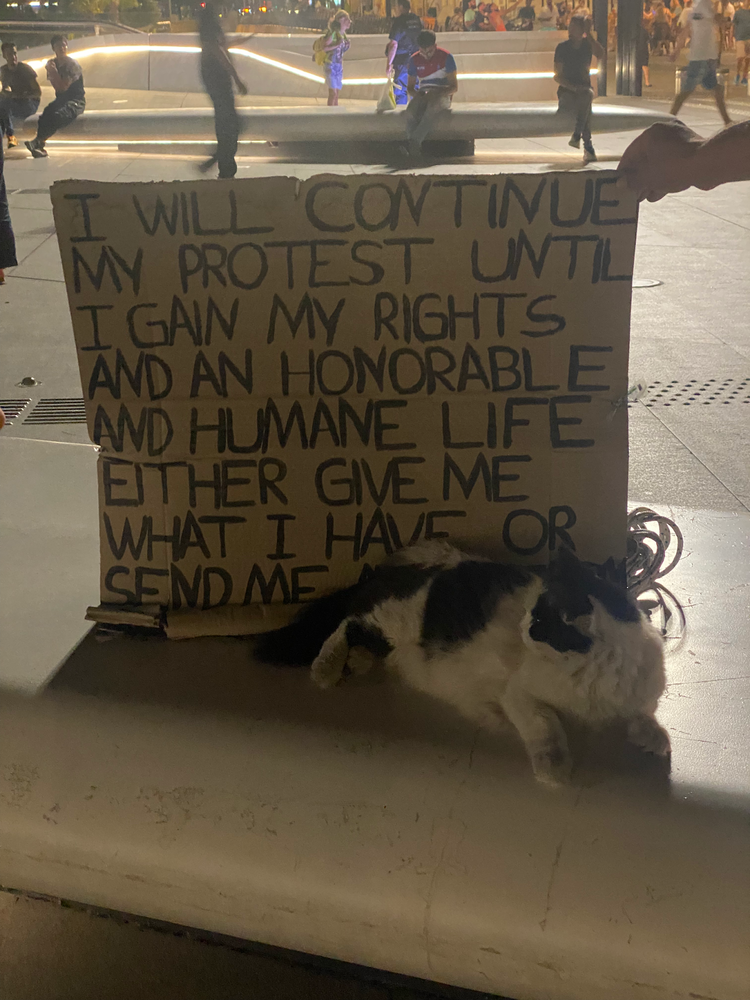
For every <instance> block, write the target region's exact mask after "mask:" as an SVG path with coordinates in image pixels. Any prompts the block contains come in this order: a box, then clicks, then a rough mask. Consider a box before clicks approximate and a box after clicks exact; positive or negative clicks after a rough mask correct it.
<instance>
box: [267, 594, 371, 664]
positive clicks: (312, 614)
mask: <svg viewBox="0 0 750 1000" xmlns="http://www.w3.org/2000/svg"><path fill="white" fill-rule="evenodd" d="M356 589H357V585H356V584H355V585H354V586H353V587H347V588H346V590H336V591H334V593H332V594H327V595H326V596H325V597H321V598H320V599H319V600H317V601H312V602H311V603H310V604H305V605H303V606H302V608H301V609H300V611H298V612H297V614H296V615H295V617H294V620H293V621H292V622H291V623H290V624H289V625H287V626H285V627H284V628H279V629H275V630H274V631H273V632H266V633H264V634H263V635H261V636H258V638H257V640H256V643H255V649H254V653H255V655H256V656H257V657H258V659H259V660H263V662H264V663H273V664H277V665H284V666H309V665H310V664H311V663H312V661H313V660H314V659H315V657H316V656H317V655H318V653H319V652H320V649H321V646H322V645H323V643H324V642H325V641H326V639H327V638H328V637H329V636H330V635H333V633H334V632H335V631H336V629H337V628H338V627H339V625H340V624H341V623H342V621H343V620H344V619H345V618H346V616H347V615H348V614H349V606H350V604H351V601H352V595H353V593H354V591H355V590H356Z"/></svg>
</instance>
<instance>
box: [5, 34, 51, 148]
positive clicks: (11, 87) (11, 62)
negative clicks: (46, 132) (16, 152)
mask: <svg viewBox="0 0 750 1000" xmlns="http://www.w3.org/2000/svg"><path fill="white" fill-rule="evenodd" d="M1 49H2V54H3V58H4V59H5V65H4V66H1V67H0V84H2V90H1V91H0V139H2V133H5V135H6V136H7V139H8V149H13V147H14V146H17V145H18V140H17V139H16V127H15V123H16V122H22V121H24V120H25V119H26V118H28V117H29V116H30V115H35V114H36V112H37V110H38V109H39V101H40V100H41V99H42V88H41V87H40V86H39V81H38V80H37V78H36V73H35V71H34V70H33V69H32V68H31V66H29V65H28V63H24V62H19V61H18V51H17V50H16V46H15V44H14V43H13V42H3V44H2V47H1Z"/></svg>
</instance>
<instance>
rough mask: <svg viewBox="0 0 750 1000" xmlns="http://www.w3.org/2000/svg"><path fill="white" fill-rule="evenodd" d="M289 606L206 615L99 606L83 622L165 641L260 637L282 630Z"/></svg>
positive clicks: (226, 608)
mask: <svg viewBox="0 0 750 1000" xmlns="http://www.w3.org/2000/svg"><path fill="white" fill-rule="evenodd" d="M299 609H300V606H299V605H292V604H248V605H237V604H225V605H223V606H222V607H220V608H207V609H206V610H205V611H198V610H187V609H181V610H179V611H170V610H169V609H167V608H163V607H161V605H159V604H142V605H127V604H100V605H98V606H96V607H89V608H87V609H86V620H87V621H90V622H95V623H96V624H97V625H100V626H112V627H113V628H121V629H123V630H125V629H126V628H132V627H136V628H146V629H151V630H153V632H154V633H157V632H161V633H162V634H163V635H166V637H167V638H168V639H195V638H199V637H201V636H222V635H224V636H242V635H260V634H261V633H263V632H272V631H273V630H274V629H277V628H283V627H284V626H285V625H288V624H289V622H290V621H291V620H292V618H294V616H295V615H296V614H297V612H298V611H299Z"/></svg>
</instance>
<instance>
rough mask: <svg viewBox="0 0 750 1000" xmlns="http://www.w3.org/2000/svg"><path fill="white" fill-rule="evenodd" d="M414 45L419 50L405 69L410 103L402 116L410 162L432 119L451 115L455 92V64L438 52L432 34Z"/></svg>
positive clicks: (445, 53) (425, 33) (424, 33)
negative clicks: (416, 45)
mask: <svg viewBox="0 0 750 1000" xmlns="http://www.w3.org/2000/svg"><path fill="white" fill-rule="evenodd" d="M417 44H418V46H419V47H418V49H417V51H416V52H415V53H414V54H413V55H412V57H411V58H410V59H409V63H408V66H407V74H408V84H407V92H408V94H409V97H410V98H411V101H410V103H409V107H408V108H407V109H406V112H405V115H406V134H407V136H408V138H409V155H410V156H411V157H412V159H418V158H419V157H420V156H421V153H422V143H423V141H424V140H425V138H426V137H427V135H428V134H429V132H430V130H431V128H432V127H433V125H434V124H435V119H436V118H437V117H438V116H440V115H441V114H442V113H443V112H446V111H450V108H451V101H452V100H453V95H454V94H455V93H456V91H457V90H458V78H457V76H456V60H455V59H454V58H453V56H452V55H451V54H450V52H448V51H446V49H440V48H438V46H437V38H436V37H435V32H434V31H422V32H420V34H419V37H418V39H417ZM417 88H419V89H417Z"/></svg>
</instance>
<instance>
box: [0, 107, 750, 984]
mask: <svg viewBox="0 0 750 1000" xmlns="http://www.w3.org/2000/svg"><path fill="white" fill-rule="evenodd" d="M148 96H149V100H151V101H153V102H154V104H153V105H152V106H158V102H159V100H162V99H164V98H163V97H160V95H148ZM122 99H123V98H122V97H115V96H113V94H112V93H111V92H110V93H108V94H98V95H93V100H92V106H93V104H94V101H97V102H104V101H105V100H109V101H115V100H122ZM127 99H128V100H130V99H131V98H127ZM169 99H170V100H172V101H173V100H174V99H175V96H174V95H169ZM199 100H200V98H197V97H196V95H189V101H187V103H189V104H192V105H193V106H195V105H196V104H197V103H198V102H199ZM730 100H731V108H732V113H733V115H735V116H736V117H738V118H739V117H746V116H747V115H748V109H747V105H746V104H745V99H744V98H742V97H741V95H738V98H737V101H736V102H735V99H734V97H733V96H732V94H730ZM298 103H299V102H298ZM658 106H660V107H661V106H663V105H662V104H660V105H658ZM685 120H686V121H687V122H688V123H689V124H691V125H692V126H693V127H694V128H696V129H697V130H698V131H699V132H701V133H703V134H709V133H710V132H712V131H714V130H715V129H716V127H717V125H718V119H717V117H716V116H715V113H714V112H713V111H712V109H711V108H710V106H708V105H705V104H703V103H697V104H696V105H695V106H694V107H693V108H689V109H688V110H687V112H686V114H685ZM627 141H628V137H627V136H625V135H610V136H604V137H602V138H601V139H600V140H598V141H597V148H598V149H599V151H600V154H601V159H602V162H603V163H604V165H612V164H613V163H614V162H615V161H616V160H617V158H618V156H619V154H620V153H621V152H622V150H623V149H624V147H625V145H626V143H627ZM479 145H480V147H481V148H479V149H478V157H477V163H476V164H475V165H473V166H466V167H465V168H464V167H462V169H466V170H468V171H471V170H486V169H487V166H488V164H492V165H493V169H498V170H506V171H507V170H509V169H516V168H517V166H516V165H518V164H523V167H524V169H530V170H544V169H548V168H549V166H550V165H554V166H555V168H557V169H560V168H561V167H564V166H570V167H571V168H573V167H575V166H577V163H578V161H577V160H576V159H575V157H574V156H573V155H572V154H571V152H570V151H569V150H568V149H567V147H566V145H565V140H564V139H547V140H544V139H537V140H524V141H514V142H500V141H498V142H492V143H489V142H487V143H481V144H479ZM194 164H195V161H194V160H191V159H189V158H185V157H181V158H176V157H154V156H146V155H135V156H133V155H129V154H118V153H114V152H99V153H96V154H92V153H91V152H87V153H83V152H77V153H71V152H63V151H59V152H55V153H54V154H52V155H51V156H50V158H49V159H48V160H46V161H31V160H29V159H28V158H27V157H26V156H25V154H23V153H20V152H19V153H16V154H12V155H11V156H10V157H9V158H8V161H7V164H6V170H7V182H8V187H9V191H10V203H11V212H12V217H13V223H14V226H15V229H16V233H17V236H18V245H19V261H20V264H19V266H18V267H17V268H15V269H13V270H12V271H10V272H9V274H8V281H7V284H6V285H5V286H4V287H3V288H2V289H1V290H0V317H1V318H2V341H1V342H0V344H1V347H0V349H1V350H2V366H1V367H0V399H12V398H18V397H19V396H22V395H24V394H25V393H24V392H23V391H22V390H20V389H19V388H18V386H17V383H18V382H19V381H20V379H21V378H22V377H23V376H26V375H31V376H34V377H35V378H36V379H37V380H38V381H39V382H40V383H41V385H39V386H37V387H34V388H33V389H30V390H29V391H28V393H27V395H28V396H29V397H31V398H33V399H35V400H36V399H39V398H49V397H66V398H76V397H80V395H81V391H80V384H79V382H78V376H77V367H76V359H75V353H74V350H73V340H72V335H71V329H70V321H69V318H68V311H67V301H66V297H65V289H64V285H63V282H62V273H61V270H60V263H59V256H58V252H57V246H56V242H55V236H54V227H53V222H52V215H51V210H50V205H49V196H48V186H49V184H50V183H51V182H52V181H54V180H55V179H58V178H64V177H71V176H73V177H75V176H79V177H84V176H85V177H93V178H96V179H100V180H115V179H119V180H155V179H171V178H187V177H190V176H192V171H193V170H194ZM282 169H283V171H284V172H285V173H294V174H296V175H298V176H302V177H305V176H310V175H311V174H314V173H316V172H318V171H319V170H320V169H321V167H320V166H316V165H309V164H306V165H285V166H284V167H283V168H282V167H280V166H279V165H278V164H274V163H273V162H262V161H257V160H253V161H250V160H244V161H242V162H241V166H240V174H239V175H240V176H254V175H255V176H257V175H263V174H268V173H276V172H279V171H280V170H282ZM326 169H327V170H330V169H331V168H330V167H326ZM332 169H333V170H335V171H341V172H347V171H349V170H351V171H358V170H360V169H365V170H368V171H372V170H375V169H377V168H375V167H366V168H359V167H356V166H353V167H334V168H332ZM445 170H446V171H447V170H451V171H453V170H455V167H445ZM749 250H750V185H748V184H744V185H730V186H727V187H724V188H721V189H718V190H717V191H714V192H710V193H700V192H687V193H685V194H682V195H679V196H675V197H672V198H669V199H666V200H665V201H662V202H661V203H659V204H657V205H645V206H644V207H643V209H642V213H641V221H640V226H639V236H638V247H637V258H636V276H637V277H640V278H651V279H656V280H657V281H659V282H661V284H659V285H658V286H656V287H648V288H637V289H636V290H635V291H634V293H633V321H632V356H631V372H632V376H633V378H634V379H637V378H643V379H644V380H645V381H646V382H647V383H648V385H649V387H650V388H649V393H648V395H647V397H646V398H645V399H644V400H642V401H641V403H639V404H638V405H637V406H635V407H633V408H632V409H631V459H630V461H631V464H630V496H631V499H632V502H633V503H640V502H645V503H648V504H649V505H658V506H660V507H664V508H666V509H668V510H673V511H675V512H676V516H677V517H678V519H682V518H684V519H685V520H687V518H688V517H694V516H698V514H700V515H701V516H702V517H703V518H704V520H705V521H706V523H708V525H709V532H710V525H711V524H713V523H719V521H721V523H722V524H723V525H724V530H725V531H727V530H728V531H731V530H733V529H732V525H733V524H736V525H737V530H738V531H742V530H745V531H746V530H747V523H748V517H750V513H749V512H750V467H749V466H748V463H747V454H748V448H749V447H750V419H749V414H750V325H749V324H748V322H747V315H748V305H749V303H748V291H747V280H746V275H747V261H748V251H749ZM4 433H6V434H7V435H8V436H10V437H14V436H15V437H23V438H29V437H37V438H40V439H48V440H49V439H51V440H54V441H58V442H64V441H67V442H69V443H71V444H76V443H83V442H84V441H85V440H86V435H85V427H84V426H83V425H82V424H65V425H59V426H54V427H43V428H38V427H33V426H25V425H23V424H22V423H21V422H20V421H17V422H16V424H15V425H13V426H12V427H10V428H8V431H7V432H4ZM688 511H689V512H690V514H688V513H687V512H688ZM683 523H684V522H683ZM727 524H729V528H727V527H726V525H727ZM732 572H733V570H732V566H731V559H729V561H728V562H727V564H726V565H725V566H722V567H721V573H723V574H726V577H727V578H729V577H731V575H732ZM708 610H710V609H707V611H706V613H707V614H708ZM698 613H700V612H698ZM709 617H710V615H709ZM739 652H741V651H739ZM728 680H730V681H731V680H736V678H728ZM716 686H717V685H714V688H716ZM677 690H678V689H675V695H674V696H675V697H677V696H678V693H677ZM679 690H680V691H684V690H685V689H684V688H680V689H679ZM729 690H730V689H726V691H727V694H729ZM679 696H682V695H679ZM699 714H700V713H699ZM703 742H706V741H705V740H702V739H697V741H696V746H697V744H700V743H703ZM691 745H692V744H688V746H691ZM727 766H729V765H727ZM205 937H206V939H207V940H209V941H211V940H212V939H210V937H209V936H205ZM212 944H213V946H210V945H209V944H206V943H201V942H199V941H197V940H194V939H192V938H190V937H186V936H183V935H178V936H173V935H171V934H165V933H164V931H163V930H161V931H157V930H153V929H146V930H140V929H138V928H137V927H136V926H135V925H133V924H123V923H119V922H117V921H115V920H112V919H108V918H101V917H99V916H95V915H91V914H89V913H85V912H80V911H76V910H70V909H62V908H59V907H56V906H54V905H53V904H51V903H48V902H40V901H33V900H31V901H30V900H27V899H20V900H19V899H17V898H16V897H13V896H9V895H6V894H0V995H1V996H2V997H3V1000H39V998H40V997H44V998H45V1000H88V998H89V997H90V998H97V1000H100V998H101V1000H121V998H122V1000H125V998H126V997H127V1000H135V998H138V997H143V998H149V1000H150V998H153V1000H169V998H171V997H175V998H177V997H179V998H180V1000H193V998H195V1000H199V998H200V1000H213V998H215V997H221V998H245V997H247V998H249V997H259V998H263V1000H287V998H289V1000H291V998H292V997H294V998H295V1000H297V998H300V1000H301V998H306V997H311V998H312V997H326V998H328V997H330V998H334V1000H335V998H337V997H347V998H350V997H351V998H353V1000H354V998H356V1000H388V998H393V1000H397V998H398V1000H402V998H403V1000H407V998H409V1000H411V998H414V1000H416V998H417V997H420V996H424V990H423V988H422V987H421V986H418V985H414V984H411V985H409V984H406V985H404V984H401V985H395V984H393V983H392V982H385V983H384V982H382V981H381V980H378V979H377V977H376V978H375V979H368V978H364V979H363V978H358V977H354V978H353V973H352V972H351V970H347V969H342V968H334V967H333V966H330V965H329V966H325V967H317V968H315V969H314V970H311V969H309V968H307V967H305V966H301V965H299V964H298V962H296V961H295V960H290V958H289V956H279V955H275V954H269V953H265V952H263V951H262V950H260V951H259V950H257V949H254V948H253V947H252V946H248V947H247V948H245V946H241V947H237V946H234V945H232V944H231V943H227V942H220V941H218V940H216V939H213V940H212ZM427 988H428V987H426V986H425V987H424V989H427ZM456 995H458V994H456Z"/></svg>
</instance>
